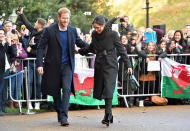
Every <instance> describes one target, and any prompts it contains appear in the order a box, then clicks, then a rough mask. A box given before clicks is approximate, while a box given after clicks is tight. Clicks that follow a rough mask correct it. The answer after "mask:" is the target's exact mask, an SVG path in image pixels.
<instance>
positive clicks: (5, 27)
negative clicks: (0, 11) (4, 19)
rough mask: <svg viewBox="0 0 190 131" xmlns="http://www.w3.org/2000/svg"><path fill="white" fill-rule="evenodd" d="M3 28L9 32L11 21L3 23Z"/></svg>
mask: <svg viewBox="0 0 190 131" xmlns="http://www.w3.org/2000/svg"><path fill="white" fill-rule="evenodd" d="M4 30H5V32H11V31H12V23H10V22H9V23H6V24H5V25H4Z"/></svg>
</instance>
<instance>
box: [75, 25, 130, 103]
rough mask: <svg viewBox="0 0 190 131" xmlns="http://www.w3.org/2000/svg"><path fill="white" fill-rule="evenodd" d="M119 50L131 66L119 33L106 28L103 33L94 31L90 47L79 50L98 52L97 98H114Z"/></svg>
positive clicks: (95, 80) (82, 51)
mask: <svg viewBox="0 0 190 131" xmlns="http://www.w3.org/2000/svg"><path fill="white" fill-rule="evenodd" d="M117 51H118V52H119V54H120V55H121V57H123V58H124V60H125V62H126V63H127V66H128V67H129V68H131V63H130V61H129V58H128V55H127V52H126V51H125V50H124V48H123V45H122V44H121V41H120V39H119V36H118V33H117V32H115V31H112V30H110V29H108V30H106V28H105V29H104V30H103V31H102V33H101V34H97V33H96V31H93V33H92V42H91V44H90V47H88V48H86V49H81V50H79V53H81V54H86V53H88V52H92V53H95V54H96V59H95V69H94V91H93V97H94V98H96V99H99V100H101V99H105V98H113V92H114V90H115V85H116V77H117V73H118V61H117Z"/></svg>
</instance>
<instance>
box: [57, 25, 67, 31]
mask: <svg viewBox="0 0 190 131" xmlns="http://www.w3.org/2000/svg"><path fill="white" fill-rule="evenodd" d="M58 27H59V31H67V28H66V29H62V28H61V27H60V26H59V24H58Z"/></svg>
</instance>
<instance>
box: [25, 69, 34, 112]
mask: <svg viewBox="0 0 190 131" xmlns="http://www.w3.org/2000/svg"><path fill="white" fill-rule="evenodd" d="M24 75H25V81H26V82H25V83H26V104H27V109H26V112H25V113H24V114H26V115H31V114H35V112H32V111H30V109H29V102H30V98H29V94H28V74H27V67H25V68H24Z"/></svg>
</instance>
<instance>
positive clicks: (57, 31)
mask: <svg viewBox="0 0 190 131" xmlns="http://www.w3.org/2000/svg"><path fill="white" fill-rule="evenodd" d="M69 20H70V10H69V9H67V8H60V9H59V10H58V21H59V22H58V23H57V24H54V25H51V26H49V27H47V28H45V29H44V32H43V34H42V37H41V40H40V44H39V46H38V50H37V67H38V72H39V73H40V74H41V75H42V74H43V76H42V93H43V94H47V95H51V96H53V99H54V102H55V107H56V111H57V114H58V121H59V122H61V125H62V126H67V125H69V123H68V121H67V119H68V109H69V98H70V93H71V91H72V93H75V91H74V65H75V44H76V45H77V46H79V47H85V46H88V44H87V43H86V42H84V41H82V40H81V39H80V37H79V36H78V34H77V31H76V28H75V27H72V26H69V25H68V24H69ZM45 47H47V54H46V56H45V58H44V64H43V50H44V48H45ZM61 89H62V98H61V91H60V90H61Z"/></svg>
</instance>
